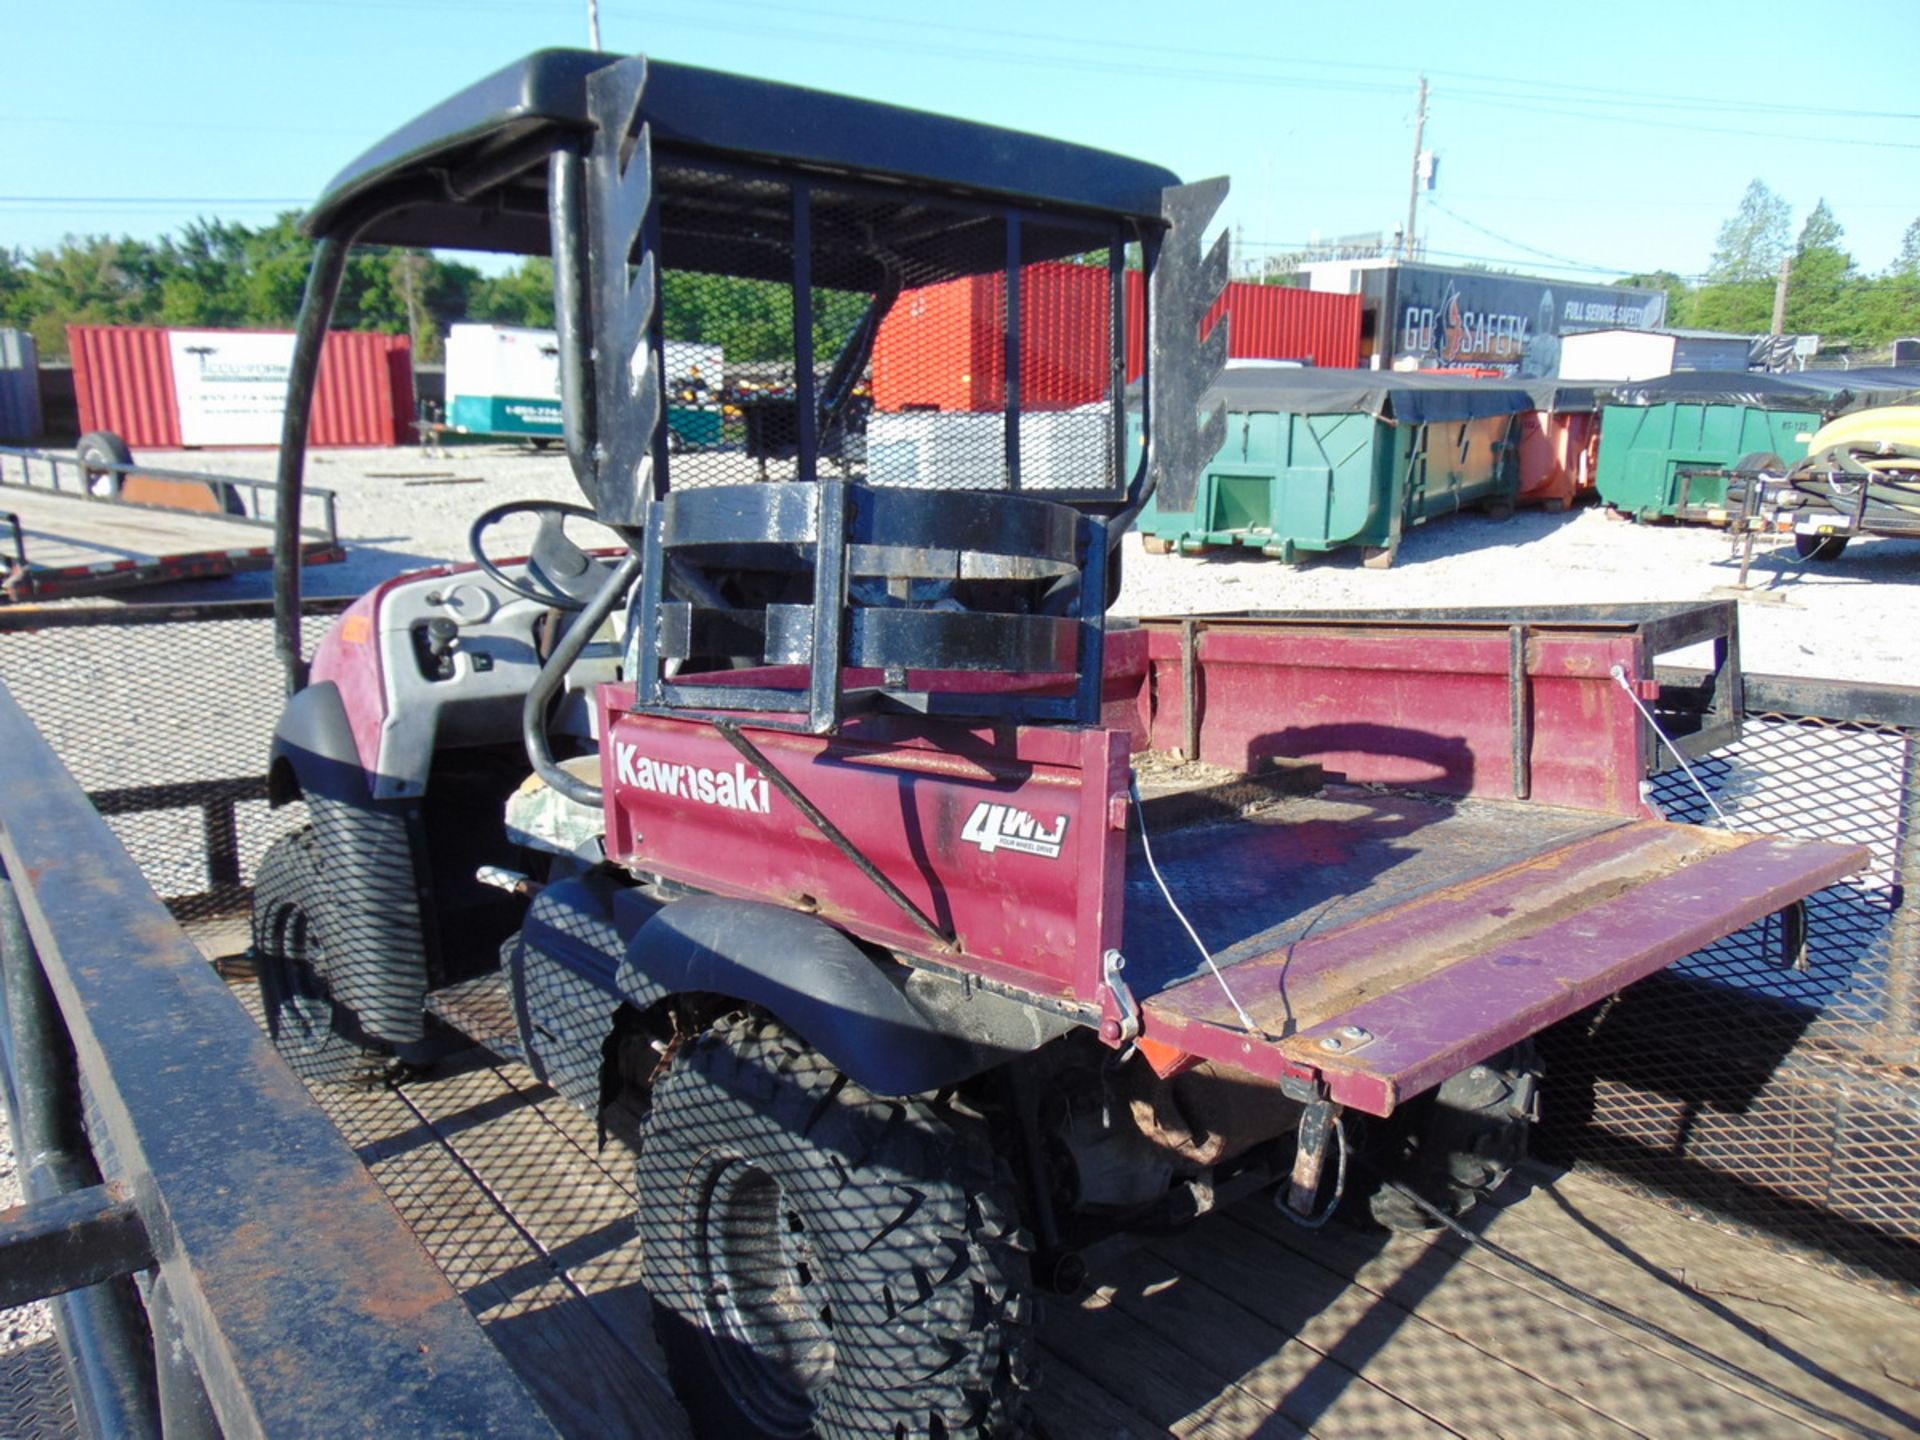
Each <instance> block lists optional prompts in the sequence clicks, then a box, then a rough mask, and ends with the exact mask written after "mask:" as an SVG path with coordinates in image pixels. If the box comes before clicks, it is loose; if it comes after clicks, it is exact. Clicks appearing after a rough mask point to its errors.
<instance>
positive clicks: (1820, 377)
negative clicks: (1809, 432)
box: [1601, 370, 1907, 415]
mask: <svg viewBox="0 0 1920 1440" xmlns="http://www.w3.org/2000/svg"><path fill="white" fill-rule="evenodd" d="M1874 373H1875V372H1870V371H1864V370H1802V371H1798V372H1796V373H1795V374H1792V375H1762V374H1757V373H1748V374H1744V375H1742V374H1736V373H1733V372H1731V371H1724V370H1689V371H1683V372H1682V373H1680V374H1678V375H1662V376H1661V377H1660V378H1659V379H1657V380H1636V381H1633V382H1632V383H1630V384H1624V385H1615V386H1612V387H1610V388H1606V389H1604V390H1603V392H1602V395H1601V400H1602V402H1603V403H1604V404H1608V405H1744V406H1747V407H1748V408H1750V409H1754V410H1809V411H1816V412H1818V413H1820V414H1823V415H1838V414H1839V413H1841V412H1842V411H1845V410H1853V409H1857V408H1859V407H1860V406H1861V405H1865V404H1876V405H1884V404H1887V403H1888V402H1889V401H1891V400H1895V399H1898V398H1900V397H1901V396H1902V395H1903V394H1904V393H1907V391H1906V390H1905V389H1904V388H1903V387H1901V386H1900V385H1899V383H1898V382H1891V383H1890V382H1888V381H1886V380H1884V379H1874V378H1872V376H1873V374H1874ZM1880 373H1882V374H1884V373H1886V372H1880Z"/></svg>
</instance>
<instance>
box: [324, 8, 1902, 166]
mask: <svg viewBox="0 0 1920 1440" xmlns="http://www.w3.org/2000/svg"><path fill="white" fill-rule="evenodd" d="M303 3H304V0H303ZM428 3H431V0H428ZM720 3H721V4H723V5H729V6H731V7H732V8H735V9H744V10H759V11H772V12H774V13H776V14H780V15H783V16H793V15H813V16H817V17H819V18H821V19H827V20H841V21H856V22H858V23H861V24H881V25H894V26H908V27H910V28H911V29H912V31H913V32H914V33H915V35H916V36H917V35H920V34H922V33H924V32H926V31H944V32H947V33H951V34H962V35H976V36H981V37H985V38H990V39H995V40H1018V41H1023V42H1029V43H1040V44H1056V45H1065V46H1070V47H1072V48H1074V49H1076V50H1086V49H1102V50H1118V51H1135V52H1144V53H1146V54H1150V55H1153V56H1166V55H1181V56H1190V57H1192V58H1194V59H1197V60H1202V61H1205V62H1207V69H1206V71H1205V72H1204V73H1205V74H1206V75H1207V76H1208V77H1209V78H1215V79H1226V80H1233V81H1242V82H1253V83H1263V84H1277V85H1287V84H1297V83H1299V82H1297V81H1293V80H1290V79H1289V78H1288V77H1287V76H1285V75H1280V76H1276V75H1274V74H1273V73H1272V72H1273V71H1274V70H1275V69H1291V70H1306V71H1318V70H1339V71H1353V72H1359V73H1365V74H1380V75H1395V76H1405V74H1406V67H1404V66H1398V65H1383V64H1379V63H1365V62H1359V61H1339V60H1326V59H1318V58H1316V59H1311V60H1308V59H1302V58H1301V57H1300V56H1298V55H1274V54H1261V53H1251V52H1248V51H1244V50H1236V51H1235V52H1234V58H1235V59H1237V60H1239V61H1242V62H1245V63H1249V64H1256V65H1258V66H1259V67H1260V70H1261V72H1262V73H1260V74H1257V75H1256V74H1248V73H1244V72H1235V71H1221V70H1220V69H1219V61H1220V59H1221V56H1220V53H1219V51H1218V50H1216V49H1206V48H1200V47H1194V46H1178V45H1165V44H1159V43H1154V42H1142V41H1126V40H1116V39H1109V38H1104V37H1099V36H1092V35H1062V34H1057V33H1048V32H1044V31H1034V30H1010V29H1006V28H1004V27H1000V26H988V25H972V24H963V23H959V22H955V21H932V20H922V19H919V18H915V19H913V20H911V21H906V20H902V19H901V18H900V17H899V16H898V15H883V14H876V13H873V12H864V11H850V10H842V9H835V8H828V7H821V6H808V5H793V4H786V3H781V0H720ZM629 13H632V14H633V15H634V16H635V17H636V18H642V19H646V18H655V19H661V20H672V21H684V19H685V18H686V17H685V16H684V15H683V14H680V13H678V12H654V13H653V14H649V13H648V12H646V11H644V10H636V11H632V12H629ZM726 28H728V29H733V28H735V27H731V26H729V27H726ZM818 38H821V39H823V40H828V41H831V43H834V44H842V45H844V44H845V43H846V40H845V37H844V36H840V35H835V36H831V37H826V36H822V37H818ZM863 39H864V40H866V41H868V42H870V41H871V39H872V37H871V36H868V37H863ZM937 48H938V47H929V46H926V45H924V44H921V43H916V44H915V49H917V50H920V51H923V52H924V51H927V50H929V49H937ZM994 58H999V59H1006V60H1012V61H1015V62H1016V63H1022V62H1024V61H1025V60H1026V59H1027V57H1015V56H1007V55H1005V54H1004V53H1003V52H994ZM1040 63H1046V62H1045V61H1044V60H1042V61H1041V62H1040ZM1168 73H1174V72H1173V71H1172V70H1171V67H1168ZM1432 73H1434V74H1438V75H1449V76H1453V77H1455V78H1458V79H1464V80H1468V81H1477V82H1480V83H1482V84H1491V85H1510V86H1524V87H1532V88H1533V89H1538V88H1540V87H1542V86H1545V85H1548V84H1549V83H1550V84H1551V90H1552V92H1553V93H1552V95H1550V96H1544V97H1543V96H1539V95H1535V94H1532V93H1530V91H1529V90H1526V89H1523V90H1520V91H1519V92H1518V93H1516V94H1514V95H1512V96H1507V97H1498V98H1505V99H1511V100H1514V101H1530V100H1539V99H1542V98H1556V97H1558V96H1560V95H1563V94H1564V93H1565V92H1568V91H1579V92H1582V94H1583V95H1587V96H1591V97H1593V98H1590V99H1581V98H1575V100H1574V103H1577V104H1582V105H1590V106H1608V105H1611V106H1614V107H1616V108H1621V109H1633V110H1640V109H1648V108H1654V109H1670V110H1700V111H1709V112H1712V113H1715V114H1726V113H1729V112H1751V113H1757V114H1767V115H1781V116H1786V115H1799V116H1804V117H1809V118H1815V117H1819V118H1834V119H1875V120H1920V112H1895V111H1878V110H1859V109H1846V108H1840V107H1835V106H1822V105H1805V104H1791V103H1779V102H1775V101H1773V100H1753V99H1749V98H1738V97H1725V98H1714V97H1711V96H1702V97H1696V98H1690V99H1688V98H1675V97H1674V96H1673V95H1671V94H1669V93H1661V92H1657V91H1650V90H1621V89H1618V88H1615V87H1602V86H1590V85H1572V84H1564V83H1561V82H1558V81H1555V82H1544V81H1536V80H1530V79H1525V78H1522V77H1514V76H1502V75H1489V74H1485V73H1479V72H1473V71H1458V70H1436V71H1433V72H1432ZM1403 85H1404V81H1401V82H1399V83H1397V84H1396V83H1391V82H1389V83H1386V84H1385V85H1383V86H1376V85H1374V84H1371V83H1369V84H1367V85H1366V88H1367V89H1378V88H1384V89H1387V90H1394V89H1399V88H1401V87H1402V86H1403ZM1453 93H1468V92H1452V91H1450V92H1449V94H1453ZM1735 133H1744V132H1735Z"/></svg>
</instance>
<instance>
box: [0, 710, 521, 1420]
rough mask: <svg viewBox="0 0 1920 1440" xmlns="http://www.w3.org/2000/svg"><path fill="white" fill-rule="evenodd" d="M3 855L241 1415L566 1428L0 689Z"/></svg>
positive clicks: (111, 1129)
mask: <svg viewBox="0 0 1920 1440" xmlns="http://www.w3.org/2000/svg"><path fill="white" fill-rule="evenodd" d="M0 780H3V781H4V784H0V796H4V800H3V801H0V827H3V828H0V858H4V861H5V864H6V867H7V871H8V873H9V874H10V875H11V876H12V877H13V878H14V880H15V882H16V889H17V893H18V896H19V899H20V901H21V905H22V908H23V909H24V911H25V912H26V918H27V923H28V927H29V930H30V932H31V934H32V936H33V939H34V942H35V945H36V947H37V948H38V950H39V952H40V956H41V960H42V963H43V964H44V966H45V969H46V972H47V977H48V980H49V981H50V983H51V985H52V987H53V991H54V994H55V996H56V997H57V999H58V1002H59V1006H60V1010H61V1013H62V1014H63V1016H64V1017H65V1019H66V1022H67V1026H68V1028H69V1030H70V1032H71V1035H72V1040H73V1045H74V1049H75V1052H76V1053H77V1055H78V1058H79V1063H80V1068H81V1070H82V1073H83V1074H84V1075H85V1076H86V1078H87V1081H88V1084H89V1087H90V1091H91V1093H92V1095H93V1097H94V1102H95V1109H96V1114H97V1116H98V1118H99V1121H100V1123H101V1124H102V1126H103V1133H102V1134H101V1135H99V1136H98V1137H97V1138H96V1146H97V1148H100V1149H101V1150H102V1152H103V1153H105V1154H107V1155H108V1156H110V1158H111V1163H112V1168H113V1174H111V1175H110V1176H109V1178H110V1179H118V1180H121V1181H122V1182H123V1183H124V1184H126V1185H127V1187H128V1189H129V1191H130V1193H131V1194H132V1195H133V1196H134V1197H135V1198H136V1201H137V1203H138V1205H139V1207H140V1211H141V1215H142V1218H143V1220H144V1221H145V1223H146V1227H147V1230H148V1233H149V1235H150V1237H151V1238H152V1241H153V1245H154V1250H155V1253H156V1256H157V1258H158V1262H159V1263H158V1274H159V1276H160V1277H161V1278H162V1279H164V1280H165V1282H166V1284H167V1287H168V1289H169V1290H170V1292H171V1295H172V1301H173V1305H174V1307H175V1308H176V1309H177V1311H178V1312H179V1315H180V1318H181V1322H182V1327H183V1333H184V1338H185V1343H186V1345H187V1347H188V1349H189V1351H190V1352H191V1354H192V1355H193V1357H194V1359H195V1361H196V1362H197V1364H198V1367H199V1369H200V1373H201V1375H202V1377H203V1379H204V1381H205V1383H206V1388H207V1391H208V1393H209V1396H210V1397H211V1399H212V1401H213V1404H214V1408H215V1411H216V1413H217V1414H218V1416H219V1420H220V1424H221V1426H222V1428H223V1430H224V1432H225V1433H226V1434H227V1435H228V1436H229V1437H233V1440H239V1437H242V1436H248V1435H274V1436H293V1435H328V1436H338V1435H348V1434H366V1435H391V1434H406V1435H422V1436H426V1435H442V1436H449V1437H451V1436H520V1435H525V1436H535V1435H550V1434H551V1433H552V1431H551V1427H550V1426H548V1425H547V1423H546V1422H545V1420H544V1419H542V1418H541V1417H540V1415H539V1413H538V1412H537V1410H536V1409H535V1408H534V1407H533V1404H532V1402H531V1400H530V1399H529V1397H528V1396H527V1394H526V1392H525V1391H524V1390H523V1389H522V1388H521V1387H520V1386H519V1384H518V1383H517V1382H516V1381H515V1380H514V1379H513V1378H512V1377H511V1376H510V1375H508V1374H507V1373H506V1371H505V1370H504V1368H503V1366H502V1365H501V1363H500V1360H499V1357H498V1355H497V1354H496V1353H495V1352H494V1351H493V1350H492V1349H491V1348H490V1347H489V1346H488V1345H487V1343H486V1341H485V1339H484V1337H483V1336H482V1335H481V1334H480V1332H479V1330H478V1328H477V1327H476V1326H475V1325H474V1323H473V1320H472V1317H471V1315H470V1313H469V1312H468V1310H467V1308H466V1306H465V1305H464V1304H463V1303H462V1302H461V1300H460V1298H459V1297H458V1296H457V1295H456V1294H455V1293H454V1291H453V1290H452V1288H451V1287H450V1286H448V1285H447V1283H446V1281H445V1280H444V1278H442V1277H441V1276H440V1275H439V1274H438V1273H437V1272H436V1271H435V1270H434V1268H433V1266H432V1264H431V1262H430V1261H429V1260H428V1258H427V1256H426V1254H425V1252H424V1251H423V1250H422V1249H421V1247H420V1244H419V1242H418V1241H417V1240H416V1239H415V1238H414V1237H413V1236H412V1235H411V1234H410V1233H409V1232H408V1231H407V1230H406V1228H405V1227H404V1226H403V1225H402V1224H401V1223H400V1221H399V1219H398V1217H397V1216H396V1215H395V1214H394V1213H393V1210H392V1208H391V1207H390V1206H389V1205H388V1204H387V1203H386V1201H385V1199H384V1198H383V1197H382V1196H381V1194H380V1192H379V1190H378V1188H377V1187H376V1186H375V1185H374V1184H373V1183H372V1181H371V1180H370V1178H369V1177H368V1176H367V1173H366V1171H365V1169H364V1168H363V1167H362V1166H361V1164H360V1162H359V1161H358V1160H357V1159H356V1157H355V1156H354V1155H353V1153H352V1152H351V1151H350V1150H348V1149H347V1147H346V1146H345V1145H343V1144H342V1143H341V1142H340V1139H339V1136H338V1135H337V1133H335V1132H334V1130H333V1128H332V1127H331V1126H330V1125H329V1124H328V1122H327V1120H326V1117H325V1116H324V1115H322V1114H321V1113H320V1111H319V1110H318V1109H316V1108H315V1107H314V1106H313V1104H312V1102H311V1101H310V1100H309V1099H308V1097H307V1095H306V1093H305V1092H304V1090H303V1089H302V1088H301V1087H300V1085H299V1082H298V1081H297V1080H295V1079H294V1077H293V1076H292V1074H291V1073H290V1072H289V1071H288V1070H287V1069H286V1067H285V1066H284V1065H283V1064H282V1063H281V1062H280V1060H279V1059H278V1057H277V1056H275V1055H274V1053H273V1049H272V1046H271V1044H270V1043H269V1042H268V1041H267V1039H266V1037H265V1036H264V1035H262V1034H261V1033H260V1032H259V1031H258V1030H257V1029H256V1028H255V1027H254V1026H253V1025H252V1023H251V1022H250V1021H249V1020H248V1019H247V1017H246V1016H245V1014H244V1013H243V1012H242V1011H241V1010H240V1008H239V1007H238V1006H237V1005H236V1004H235V1003H234V1002H233V999H232V997H231V996H230V995H228V994H227V993H226V989H225V987H224V986H223V985H222V984H221V982H220V980H219V979H218V977H217V976H216V975H214V973H213V972H212V971H211V970H210V969H209V968H208V967H207V965H206V964H205V962H204V960H203V959H202V957H201V956H200V954H199V952H198V951H197V950H196V949H195V948H194V947H193V945H192V944H191V943H190V942H189V941H188V940H187V939H186V937H185V936H184V935H183V934H182V933H181V931H180V930H179V928H178V926H177V925H175V923H174V922H173V920H172V919H171V917H169V916H168V915H167V913H166V912H165V910H164V909H163V908H162V907H161V906H160V904H159V902H158V901H157V900H156V899H155V897H154V896H153V894H152V892H151V891H150V890H149V889H148V887H147V885H146V883H145V881H144V880H142V879H141V877H140V874H139V872H138V870H137V869H136V868H135V866H134V864H133V862H132V861H131V859H129V857H128V856H127V854H126V852H125V851H124V850H122V849H121V848H120V846H119V845H118V844H116V843H115V841H114V839H113V837H112V835H111V833H110V832H109V831H108V830H107V828H106V825H105V823H104V822H103V821H102V820H101V819H100V817H99V816H98V815H97V814H95V813H94V811H93V810H92V809H91V808H90V807H89V806H88V805H87V804H86V802H85V797H84V796H83V795H82V794H81V792H80V791H79V789H78V788H77V787H76V786H75V785H74V783H73V781H72V778H71V777H70V776H69V775H67V773H66V772H65V771H64V770H63V769H62V768H61V766H60V764H59V762H58V761H57V760H56V759H55V757H54V755H53V753H52V751H51V750H50V749H48V747H47V745H46V743H45V741H44V740H43V739H42V738H41V737H40V736H39V735H38V733H37V732H35V730H34V729H33V727H32V725H31V724H30V723H29V722H28V721H27V719H26V716H25V715H24V714H23V713H22V712H21V711H20V709H19V707H18V706H17V705H15V704H14V703H13V702H12V699H11V697H10V696H7V695H5V693H4V691H0Z"/></svg>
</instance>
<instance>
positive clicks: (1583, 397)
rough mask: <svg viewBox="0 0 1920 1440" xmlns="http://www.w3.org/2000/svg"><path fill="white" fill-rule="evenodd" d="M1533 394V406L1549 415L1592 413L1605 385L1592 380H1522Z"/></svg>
mask: <svg viewBox="0 0 1920 1440" xmlns="http://www.w3.org/2000/svg"><path fill="white" fill-rule="evenodd" d="M1519 383H1520V384H1521V385H1523V386H1525V387H1526V391H1527V393H1528V394H1529V395H1531V396H1533V408H1534V409H1536V410H1542V411H1545V412H1546V413H1547V414H1549V415H1568V414H1592V413H1593V412H1594V411H1595V410H1598V409H1599V408H1600V405H1601V403H1602V402H1601V396H1602V394H1603V393H1604V392H1605V390H1606V386H1605V385H1604V384H1602V383H1600V382H1598V381H1593V380H1553V379H1547V380H1522V381H1520V382H1519Z"/></svg>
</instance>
